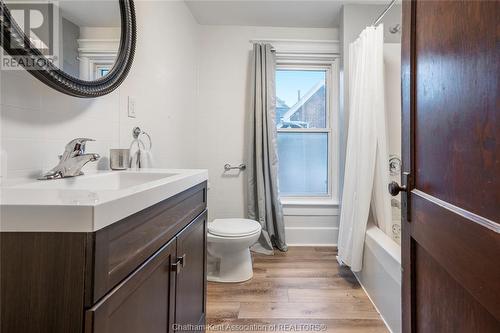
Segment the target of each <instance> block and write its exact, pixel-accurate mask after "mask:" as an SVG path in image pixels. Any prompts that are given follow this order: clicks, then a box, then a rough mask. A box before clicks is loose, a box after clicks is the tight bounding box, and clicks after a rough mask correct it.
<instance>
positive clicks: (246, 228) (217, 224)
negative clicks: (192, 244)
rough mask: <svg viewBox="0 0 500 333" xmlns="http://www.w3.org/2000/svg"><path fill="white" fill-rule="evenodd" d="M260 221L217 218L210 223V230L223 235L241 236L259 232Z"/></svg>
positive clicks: (214, 233)
mask: <svg viewBox="0 0 500 333" xmlns="http://www.w3.org/2000/svg"><path fill="white" fill-rule="evenodd" d="M260 229H261V226H260V223H259V222H257V221H254V220H247V219H217V220H214V221H213V222H212V223H209V224H208V232H210V233H211V234H212V235H216V236H222V237H241V236H247V235H251V234H254V233H256V232H259V231H260Z"/></svg>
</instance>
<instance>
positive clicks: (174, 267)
mask: <svg viewBox="0 0 500 333" xmlns="http://www.w3.org/2000/svg"><path fill="white" fill-rule="evenodd" d="M181 267H182V264H181V260H180V259H179V258H177V261H176V262H175V263H173V264H172V265H171V268H172V271H173V272H175V274H179V273H180V272H181Z"/></svg>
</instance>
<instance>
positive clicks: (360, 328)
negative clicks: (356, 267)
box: [207, 247, 388, 333]
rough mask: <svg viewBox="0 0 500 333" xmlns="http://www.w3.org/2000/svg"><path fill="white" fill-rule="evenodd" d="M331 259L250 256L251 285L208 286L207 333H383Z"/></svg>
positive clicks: (307, 250) (323, 250)
mask: <svg viewBox="0 0 500 333" xmlns="http://www.w3.org/2000/svg"><path fill="white" fill-rule="evenodd" d="M335 255H336V250H335V249H334V248H327V247H291V248H289V250H288V252H286V253H281V252H276V254H275V255H274V256H264V255H259V254H254V255H253V261H254V277H253V279H252V280H250V281H247V282H243V283H234V284H221V283H213V282H209V283H208V302H207V324H208V327H207V331H229V330H235V331H240V332H244V331H252V332H263V331H266V330H267V332H269V331H274V332H290V331H292V332H306V331H307V332H314V331H320V332H335V333H344V332H345V333H347V332H349V333H351V332H360V333H361V332H363V333H378V332H388V330H387V329H386V327H385V325H384V323H383V322H382V320H381V319H380V316H379V314H378V313H377V311H376V310H375V308H374V307H373V305H372V303H371V302H370V300H369V299H368V297H367V296H366V294H365V293H364V291H363V289H362V288H361V286H360V285H359V283H358V282H357V280H356V278H355V277H354V275H353V274H352V272H351V271H349V270H348V269H345V268H342V267H339V265H338V263H337V260H336V259H335ZM230 325H235V326H232V327H231V326H230ZM274 325H276V326H274ZM280 325H281V326H280ZM283 325H292V326H288V327H286V326H283ZM300 325H304V326H300ZM313 325H317V326H313Z"/></svg>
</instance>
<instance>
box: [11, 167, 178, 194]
mask: <svg viewBox="0 0 500 333" xmlns="http://www.w3.org/2000/svg"><path fill="white" fill-rule="evenodd" d="M175 175H177V174H175V173H145V172H130V171H129V172H110V173H105V174H94V175H89V176H79V177H72V178H64V179H57V180H44V181H37V182H34V183H28V184H23V185H18V186H13V187H12V188H18V189H39V190H44V189H45V190H49V189H55V190H87V191H105V190H108V191H112V190H121V189H127V188H129V187H133V186H140V185H145V184H146V183H149V182H154V181H157V180H161V179H166V178H169V177H172V176H175Z"/></svg>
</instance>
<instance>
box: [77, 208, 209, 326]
mask: <svg viewBox="0 0 500 333" xmlns="http://www.w3.org/2000/svg"><path fill="white" fill-rule="evenodd" d="M205 225H206V213H202V214H201V215H200V216H198V217H197V218H196V219H195V220H194V221H193V222H191V223H190V224H189V225H188V226H187V227H186V228H184V229H183V230H182V231H181V232H180V233H179V234H178V235H177V236H176V237H175V238H174V239H172V240H171V241H170V242H168V243H167V244H166V245H164V246H163V247H162V248H161V249H160V250H159V251H158V252H157V253H155V254H154V255H153V256H151V257H150V258H149V259H148V260H147V261H146V262H145V263H144V264H142V265H141V267H139V268H138V269H137V270H136V271H135V272H134V273H132V274H131V275H130V276H129V277H128V278H127V279H125V280H124V281H123V282H121V283H120V284H119V285H118V286H117V287H115V288H114V289H113V290H112V291H111V292H110V293H109V294H108V295H107V296H105V297H104V299H103V300H101V301H100V302H99V303H97V304H96V305H95V306H93V307H92V308H91V309H89V310H88V311H87V312H86V326H87V330H86V331H87V332H94V333H137V332H148V333H160V332H161V333H165V332H173V331H174V330H175V328H176V327H175V326H176V325H193V327H194V325H202V324H203V323H204V319H205V280H206V279H205V267H206V259H205V244H206V230H205ZM184 327H190V326H184Z"/></svg>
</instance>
